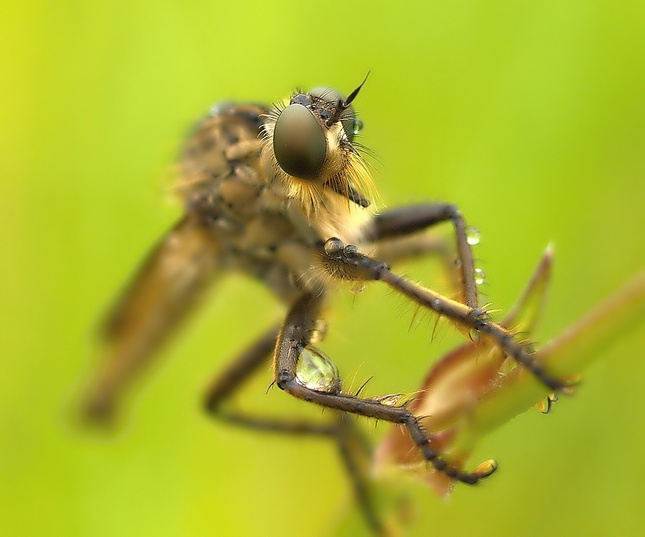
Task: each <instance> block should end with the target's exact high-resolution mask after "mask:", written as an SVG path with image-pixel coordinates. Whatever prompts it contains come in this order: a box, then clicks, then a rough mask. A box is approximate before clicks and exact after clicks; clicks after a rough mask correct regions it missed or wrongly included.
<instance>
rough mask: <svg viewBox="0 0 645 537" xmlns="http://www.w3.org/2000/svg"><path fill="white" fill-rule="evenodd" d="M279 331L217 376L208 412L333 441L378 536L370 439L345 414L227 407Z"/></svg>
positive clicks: (262, 360)
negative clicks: (308, 415)
mask: <svg viewBox="0 0 645 537" xmlns="http://www.w3.org/2000/svg"><path fill="white" fill-rule="evenodd" d="M279 332H280V328H279V327H274V328H272V329H270V330H268V331H267V332H265V333H264V334H263V335H262V336H260V338H258V339H257V340H256V341H255V342H254V343H252V344H251V345H250V346H249V347H248V348H247V349H246V350H244V351H243V352H242V353H241V354H240V355H238V356H237V357H236V358H235V359H234V360H233V361H232V362H231V363H230V365H229V366H228V367H227V368H226V369H225V370H224V371H223V372H221V373H220V374H219V375H218V376H217V377H216V378H215V379H214V381H213V382H212V383H211V385H210V386H209V388H208V390H207V392H206V397H205V398H204V407H205V409H206V411H207V412H208V413H209V414H210V415H212V416H213V417H214V418H216V419H219V420H222V421H224V422H227V423H230V424H233V425H238V426H242V427H248V428H251V429H255V430H258V431H265V432H274V433H285V434H291V435H296V436H318V437H324V438H329V439H331V440H334V441H335V442H336V444H337V447H338V451H339V455H340V457H341V459H342V461H343V464H344V466H345V468H346V470H347V473H348V475H349V478H350V480H351V483H352V487H353V489H354V493H355V495H356V499H357V500H358V503H359V505H360V507H361V512H362V514H363V516H364V518H365V521H366V522H367V524H368V525H369V527H370V528H371V529H372V531H374V532H375V533H376V534H377V535H381V534H384V531H385V530H384V526H383V524H382V522H381V520H380V519H379V517H378V515H377V512H376V508H375V506H374V503H373V500H372V498H371V494H370V487H369V477H368V467H369V464H370V461H371V455H372V453H371V449H370V447H369V445H368V442H367V440H366V439H365V438H364V437H363V435H362V434H361V432H360V431H359V430H358V428H357V427H356V426H355V424H354V423H353V422H352V420H350V419H348V417H347V416H346V415H345V414H343V413H340V412H335V413H334V418H333V420H332V421H331V422H327V423H323V422H309V421H304V420H288V419H278V418H269V417H258V416H252V415H249V414H246V413H242V412H237V411H231V410H229V409H227V408H226V404H225V403H226V401H227V399H229V398H230V397H231V396H232V395H233V394H234V393H235V392H236V391H237V390H238V389H240V388H241V386H242V385H243V383H244V382H245V381H246V380H247V379H248V378H249V377H250V376H251V375H252V374H253V373H254V372H255V371H257V370H258V368H259V367H260V366H261V365H263V364H264V363H266V362H267V361H268V360H269V358H270V357H271V354H272V352H273V350H274V348H275V346H276V341H277V339H278V335H279Z"/></svg>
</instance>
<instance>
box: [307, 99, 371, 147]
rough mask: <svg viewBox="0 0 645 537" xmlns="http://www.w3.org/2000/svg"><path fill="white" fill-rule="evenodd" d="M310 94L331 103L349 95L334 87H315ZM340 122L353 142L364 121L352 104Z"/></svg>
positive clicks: (342, 100)
mask: <svg viewBox="0 0 645 537" xmlns="http://www.w3.org/2000/svg"><path fill="white" fill-rule="evenodd" d="M309 95H311V96H312V97H318V98H319V99H324V100H325V101H328V102H330V103H334V104H336V103H338V101H340V102H344V101H345V100H346V99H347V97H345V95H343V94H342V93H341V92H340V91H338V90H335V89H334V88H324V87H321V88H314V89H312V90H311V91H310V92H309ZM340 123H341V125H342V126H343V130H344V131H345V136H347V139H348V140H349V141H350V142H351V141H352V140H354V136H355V135H356V134H357V133H358V131H360V130H361V128H362V126H363V123H362V122H361V120H360V119H358V118H357V117H356V112H355V111H354V107H353V106H352V105H351V104H350V105H349V106H348V107H347V109H346V110H345V111H344V112H343V113H342V114H341V116H340Z"/></svg>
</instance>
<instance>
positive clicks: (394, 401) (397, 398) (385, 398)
mask: <svg viewBox="0 0 645 537" xmlns="http://www.w3.org/2000/svg"><path fill="white" fill-rule="evenodd" d="M402 399H403V394H402V393H391V394H389V395H379V396H378V397H372V401H376V402H377V403H380V404H382V405H384V406H397V405H398V404H399V403H401V400H402Z"/></svg>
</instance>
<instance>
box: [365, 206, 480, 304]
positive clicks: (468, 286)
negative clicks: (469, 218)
mask: <svg viewBox="0 0 645 537" xmlns="http://www.w3.org/2000/svg"><path fill="white" fill-rule="evenodd" d="M448 221H450V222H452V224H453V226H454V228H455V236H456V241H457V255H458V257H459V262H460V263H459V270H460V273H461V274H460V276H461V277H460V280H461V284H462V286H463V294H464V302H465V304H466V305H467V306H469V307H471V308H476V307H477V306H478V304H479V299H478V296H477V285H476V283H475V264H474V261H473V253H472V249H471V247H470V244H469V243H468V236H467V230H468V227H467V225H466V221H465V220H464V218H463V216H462V215H461V212H460V211H459V209H457V207H455V206H454V205H450V204H446V203H425V204H421V205H409V206H406V207H401V208H399V209H393V210H391V211H386V212H384V213H382V214H379V215H377V216H376V217H374V220H373V223H372V229H371V234H370V235H369V236H368V239H369V240H371V241H380V240H382V239H389V238H394V237H402V236H406V235H410V234H413V233H416V232H419V231H423V230H425V229H428V228H430V227H433V226H435V225H437V224H440V223H442V222H448ZM421 246H422V245H421Z"/></svg>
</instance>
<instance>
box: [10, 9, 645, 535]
mask: <svg viewBox="0 0 645 537" xmlns="http://www.w3.org/2000/svg"><path fill="white" fill-rule="evenodd" d="M0 10H1V12H0V20H1V21H2V22H1V23H0V24H1V26H2V31H1V35H0V69H1V70H2V84H1V85H0V103H1V106H0V171H1V174H0V243H1V244H2V257H1V261H0V271H1V272H0V301H1V302H0V303H1V304H2V307H1V310H0V314H1V318H0V334H1V335H0V360H1V363H2V370H1V371H2V372H1V374H0V533H2V535H11V536H14V535H15V536H23V535H24V536H35V535H39V536H41V535H47V536H54V535H65V536H77V535H78V536H92V537H101V536H116V535H118V536H135V535H136V536H148V535H149V536H153V535H154V536H155V537H161V536H177V535H182V536H184V535H186V536H212V535H232V536H237V535H284V536H288V535H294V536H295V535H312V536H324V535H334V534H335V531H336V530H335V529H334V528H336V527H337V524H338V521H339V520H340V519H342V517H343V516H345V514H346V512H347V507H346V506H347V504H348V503H350V505H351V499H350V498H351V493H350V491H349V488H348V486H347V482H346V480H345V477H344V475H343V473H342V471H341V468H340V466H339V464H338V462H337V460H336V453H335V451H334V448H333V447H332V446H330V445H327V444H325V443H319V442H315V441H300V442H294V441H292V440H290V439H285V438H279V437H273V436H258V435H255V434H252V433H248V432H246V431H239V430H233V429H231V428H227V427H225V426H222V425H220V424H213V423H212V422H211V421H210V420H209V419H207V418H206V417H205V416H204V415H203V413H202V412H201V411H200V409H199V404H198V403H199V401H200V397H201V394H202V391H203V388H204V386H205V385H206V383H207V381H208V379H209V378H210V377H211V375H212V374H213V373H214V372H215V371H217V370H218V369H219V368H221V367H223V365H224V364H225V362H226V360H227V358H228V357H229V356H231V355H232V354H233V353H234V352H236V351H237V350H238V349H240V348H242V347H243V346H244V343H245V342H246V341H247V340H248V339H249V338H250V337H252V336H254V335H256V334H258V333H259V332H260V331H261V330H262V329H263V328H264V327H266V326H267V325H268V324H269V323H270V322H271V321H272V320H273V319H275V318H277V317H278V316H279V315H281V313H282V308H281V306H280V305H279V304H275V303H274V301H273V299H272V298H271V297H270V296H269V295H268V293H267V292H266V291H265V290H264V289H262V287H261V286H260V285H259V284H257V283H254V282H249V281H246V280H243V279H242V278H239V277H233V278H230V279H227V280H226V281H225V283H224V284H223V285H221V286H220V287H219V288H218V290H217V292H216V293H214V295H213V297H212V300H209V301H208V304H207V306H206V307H205V308H204V310H203V311H202V312H201V315H199V316H198V318H196V319H195V322H194V323H192V324H191V325H190V327H189V328H188V329H187V330H186V331H185V332H184V333H182V334H181V336H180V337H179V338H178V339H177V340H176V341H175V342H174V343H173V345H172V346H171V347H170V348H169V349H168V350H167V352H166V356H165V361H164V365H163V366H162V367H160V368H159V370H158V371H157V374H156V375H155V376H154V378H152V379H148V381H149V382H147V383H146V385H145V387H143V389H141V390H140V391H139V393H138V395H137V397H136V398H135V401H134V404H133V405H132V406H131V408H130V412H128V414H127V416H126V417H125V418H126V419H125V420H124V426H123V427H122V428H121V430H120V431H118V433H117V434H116V435H114V436H112V437H109V436H108V437H105V436H102V435H98V436H97V435H96V434H90V433H88V432H87V431H84V430H82V429H80V428H79V427H78V426H76V425H75V424H74V422H73V420H72V419H71V417H70V416H71V413H72V409H73V405H74V398H75V396H76V395H77V393H78V389H79V385H80V382H81V379H82V378H83V373H84V372H85V371H87V368H88V365H89V363H90V357H91V352H90V350H91V341H92V339H91V334H92V326H93V325H94V324H95V323H96V322H97V321H98V319H99V318H100V313H101V311H103V310H105V308H106V307H107V305H109V303H110V301H111V300H112V299H113V298H114V296H115V294H116V292H117V290H118V289H120V287H121V286H122V284H123V282H124V281H125V279H126V278H127V277H128V275H129V274H130V273H131V271H132V270H133V268H134V267H135V266H136V264H137V263H138V261H139V260H140V258H141V257H142V255H143V254H144V252H145V251H146V250H147V248H148V247H149V245H150V244H151V243H152V242H153V241H155V240H156V238H157V237H158V236H160V235H161V233H162V232H163V231H164V230H165V229H167V228H168V227H169V226H170V225H171V224H172V223H173V221H174V220H176V218H177V216H178V214H179V213H180V209H179V208H178V207H177V206H175V205H171V204H168V203H166V202H165V201H164V198H165V194H164V186H163V185H164V174H165V171H164V170H166V169H167V166H168V165H169V164H171V163H172V161H173V158H174V155H175V153H176V150H177V149H176V148H177V146H178V144H179V143H180V141H181V140H182V137H183V135H184V133H185V132H186V130H187V128H188V127H189V126H190V124H191V123H192V121H193V120H194V119H195V118H197V117H199V116H200V115H201V114H202V113H203V112H204V111H205V110H207V108H208V106H209V105H210V104H212V103H214V102H216V101H218V100H223V99H236V100H256V101H262V102H273V101H276V100H278V99H280V98H281V97H283V96H284V95H286V94H288V93H289V92H290V91H291V90H292V89H293V88H294V87H296V86H300V87H304V88H310V87H314V86H318V85H332V86H334V87H337V88H339V89H341V90H344V91H350V90H351V89H352V88H354V87H355V86H356V84H358V83H359V82H360V81H361V79H362V78H363V76H364V74H365V72H366V71H367V70H368V69H371V71H372V74H371V77H370V79H369V81H368V83H367V84H366V86H365V87H364V89H363V91H362V92H361V95H360V97H359V99H358V101H357V108H358V110H359V112H360V113H361V115H362V118H363V120H364V122H365V129H364V131H363V136H362V141H363V143H364V144H366V145H367V146H368V147H369V148H371V149H372V150H373V151H374V152H375V153H376V155H377V156H378V162H377V163H376V167H377V170H378V173H377V177H376V180H377V183H378V185H379V188H380V191H381V194H382V197H383V200H384V201H385V202H386V204H387V205H388V206H395V205H399V204H403V203H407V202H415V201H421V200H450V201H453V202H455V203H456V204H458V205H459V206H460V207H461V208H462V210H463V212H464V213H465V215H466V216H467V218H468V219H469V221H470V222H471V223H472V224H474V225H476V226H477V227H479V228H480V230H481V232H482V243H481V244H480V245H479V246H478V247H477V252H476V253H477V256H478V257H479V258H480V266H481V267H482V268H483V269H484V270H485V272H486V273H487V284H486V285H485V286H484V288H483V290H484V293H485V295H486V298H487V299H488V300H490V301H491V302H492V303H493V304H494V306H496V307H500V308H507V307H509V306H510V305H511V304H512V302H513V300H514V298H515V296H516V295H517V294H518V293H519V291H520V289H521V288H522V287H523V285H524V283H525V281H526V279H527V278H528V276H529V275H530V273H531V271H532V269H533V266H534V264H535V263H536V262H537V260H538V257H539V255H540V253H541V251H542V250H543V248H544V247H545V246H546V244H547V243H548V242H549V241H553V243H554V245H555V251H556V268H555V281H554V285H553V289H552V294H551V299H550V304H549V308H548V311H547V315H546V317H545V319H544V323H543V327H542V330H541V332H540V334H539V337H540V339H541V340H542V341H543V340H545V339H548V338H549V337H550V336H552V335H555V334H556V333H558V332H559V331H560V330H561V329H563V328H564V327H566V326H567V325H568V324H569V323H571V322H572V321H573V320H574V319H576V318H577V317H578V316H580V315H581V314H582V313H584V312H585V311H586V310H588V309H589V308H590V307H591V306H592V305H593V304H595V303H596V302H598V301H599V300H600V299H601V298H602V297H604V296H606V295H607V294H608V293H610V292H611V291H612V290H613V289H615V288H617V287H618V286H619V285H620V284H621V283H622V282H623V281H625V280H626V279H627V278H628V277H629V276H630V275H633V274H634V273H636V272H637V271H638V270H641V269H642V268H643V267H644V266H645V238H644V236H643V230H644V229H645V77H644V75H643V72H644V71H643V69H644V65H645V33H644V28H645V3H643V2H642V0H633V1H627V0H622V1H621V0H612V1H593V0H580V1H577V2H576V1H562V0H550V1H549V0H545V1H541V2H534V1H513V2H510V1H494V0H489V1H481V2H477V1H458V0H451V1H443V2H442V1H428V2H424V3H418V4H414V3H405V2H394V3H393V2H382V3H379V2H366V1H359V2H346V1H345V2H337V1H335V0H332V1H327V2H324V3H320V4H311V5H310V4H306V3H302V2H301V3H294V4H290V3H288V2H270V3H269V2H251V3H246V2H241V1H238V2H223V3H220V2H213V1H211V2H206V1H195V2H166V1H163V0H155V1H150V0H145V1H140V2H132V1H129V2H125V1H121V0H119V1H112V2H106V1H94V2H71V1H68V2H45V1H41V2H34V1H30V0H25V1H23V2H19V3H18V2H11V3H10V2H5V3H3V4H2V7H0ZM335 306H336V307H335V313H334V315H333V317H332V327H331V335H330V337H329V338H328V340H327V341H326V342H325V346H324V348H325V350H326V351H327V352H328V354H329V355H330V356H332V357H334V359H335V361H336V363H337V364H338V365H339V367H340V368H341V371H342V372H343V373H344V374H345V376H346V377H348V378H350V379H352V378H353V377H354V376H355V377H356V379H358V380H356V381H355V383H356V384H358V383H360V381H361V380H362V379H364V378H366V377H368V376H371V375H373V376H374V380H373V381H372V383H371V384H370V388H369V393H371V394H377V393H391V392H396V391H400V390H402V391H406V390H408V391H409V390H413V389H414V388H415V387H416V385H417V384H418V382H419V380H420V378H421V376H422V375H423V373H424V372H425V371H426V370H427V368H428V366H429V364H431V363H432V361H433V360H434V359H436V358H437V357H438V356H440V355H441V353H442V352H443V351H445V350H446V349H448V348H450V347H451V346H454V345H455V344H457V343H459V342H460V341H461V337H460V336H459V335H458V334H456V333H454V331H452V330H450V329H447V328H446V329H444V330H442V331H440V334H439V337H438V338H436V340H435V341H434V342H432V343H431V342H430V333H431V328H432V323H427V324H424V323H422V324H421V325H420V326H419V327H417V328H416V329H414V330H409V324H410V319H411V310H410V308H409V307H407V306H406V305H405V304H404V303H403V301H402V300H400V299H399V298H397V297H395V296H393V295H392V294H391V293H389V292H388V291H387V290H384V289H381V288H379V287H378V286H374V287H371V288H369V289H368V290H367V291H366V292H364V293H362V294H361V295H358V296H345V297H339V298H338V299H337V300H336V301H335ZM430 343H431V344H430ZM644 347H645V330H644V329H643V325H642V324H641V326H640V327H637V328H636V329H634V330H632V331H631V332H629V333H628V334H626V335H625V336H624V337H622V338H621V339H620V341H617V342H616V343H615V344H614V345H612V346H611V347H610V348H609V349H607V350H606V351H605V352H604V354H603V356H602V359H601V360H599V361H598V362H597V363H596V364H595V365H594V366H593V367H592V368H590V369H589V370H587V371H586V372H585V374H584V382H583V384H582V385H581V387H580V389H579V390H578V393H577V395H576V396H575V397H573V398H571V399H567V400H566V401H562V402H561V403H560V404H558V406H557V408H556V411H555V413H554V414H553V415H550V416H548V417H544V416H541V415H539V413H538V412H537V411H534V412H529V413H528V414H526V415H524V416H522V417H521V418H519V419H516V420H514V421H513V422H512V423H510V424H508V425H507V426H505V427H504V428H503V429H501V430H499V431H497V432H496V433H495V434H493V435H491V436H489V437H488V438H487V440H486V442H485V443H484V444H483V445H482V446H481V447H480V449H479V450H478V452H477V453H476V455H475V461H480V460H483V459H485V458H488V457H496V458H497V459H498V460H499V461H500V465H501V469H500V471H499V473H498V475H496V476H495V477H494V478H492V479H491V480H490V481H488V482H486V483H485V484H484V485H482V486H480V487H475V488H468V487H465V486H461V487H457V489H456V491H455V493H454V495H453V496H452V497H451V498H450V500H449V501H448V502H442V501H440V500H438V499H437V498H435V497H434V496H433V495H432V494H431V493H430V492H429V491H425V490H424V489H419V488H414V490H413V491H412V494H413V496H414V497H415V505H416V508H417V510H418V516H419V518H418V520H417V522H416V524H415V525H414V526H413V527H412V528H411V530H410V534H411V535H430V534H432V535H442V534H445V533H446V532H448V533H449V534H451V535H464V534H472V535H496V536H503V535H527V536H530V535H548V534H554V535H561V534H562V535H564V534H568V535H586V536H589V535H618V534H622V535H627V534H630V535H636V534H643V533H644V532H645V514H644V512H643V509H642V501H643V497H645V463H644V460H643V453H644V452H645V429H644V428H643V426H642V420H641V418H640V416H642V415H643V413H644V412H645V400H644V398H643V395H642V384H643V378H645V360H644V359H643V348H644ZM268 382H269V372H268V371H267V372H266V375H264V376H263V377H262V378H258V379H255V380H254V381H253V382H252V383H251V385H250V386H249V389H248V390H246V393H245V397H246V404H247V405H248V407H250V408H253V407H259V408H263V410H266V411H269V409H275V412H276V413H280V412H282V413H291V412H297V413H303V412H304V413H306V412H309V413H312V414H313V415H315V416H317V415H318V414H319V413H320V412H319V411H318V410H316V409H309V408H304V407H303V405H304V403H303V404H301V403H298V402H297V401H292V400H290V398H288V397H287V396H286V395H284V394H282V393H280V392H279V390H275V389H274V390H271V391H270V392H269V393H268V394H265V389H266V386H267V385H268ZM304 406H306V405H304ZM368 430H371V431H373V432H372V434H373V435H374V437H375V438H377V437H378V436H380V435H382V434H383V432H384V431H385V430H386V427H385V425H383V424H382V425H380V426H379V427H378V428H376V429H375V428H374V427H372V426H368ZM350 509H351V508H350ZM356 528H357V529H356V530H355V532H354V533H353V534H354V535H359V534H361V533H360V532H361V531H363V530H362V527H361V525H360V524H357V525H356ZM349 534H352V532H351V531H350V532H349Z"/></svg>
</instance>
